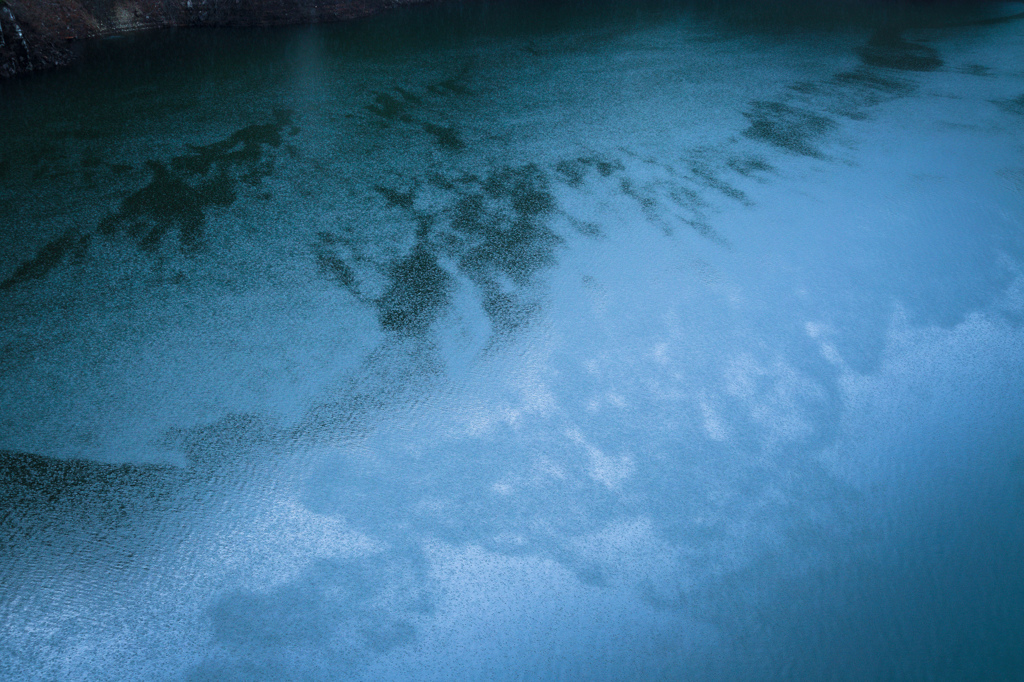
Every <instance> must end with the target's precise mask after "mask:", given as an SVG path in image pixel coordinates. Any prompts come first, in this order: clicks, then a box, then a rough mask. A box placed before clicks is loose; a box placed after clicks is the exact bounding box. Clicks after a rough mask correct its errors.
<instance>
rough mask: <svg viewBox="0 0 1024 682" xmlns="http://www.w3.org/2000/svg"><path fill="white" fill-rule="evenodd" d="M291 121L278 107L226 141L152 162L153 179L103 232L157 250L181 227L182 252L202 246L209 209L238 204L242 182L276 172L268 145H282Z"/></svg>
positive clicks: (108, 219)
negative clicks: (267, 118)
mask: <svg viewBox="0 0 1024 682" xmlns="http://www.w3.org/2000/svg"><path fill="white" fill-rule="evenodd" d="M290 125H291V113H290V112H287V111H278V112H276V114H275V121H274V122H272V123H266V124H260V125H251V126H246V127H245V128H242V129H241V130H238V131H236V132H234V133H233V134H232V135H231V136H229V137H228V138H226V139H224V140H220V141H218V142H214V143H212V144H208V145H202V146H193V147H190V150H189V152H188V153H187V154H183V155H181V156H176V157H174V158H172V159H171V160H170V161H169V162H168V163H166V164H165V163H163V162H160V161H148V162H147V163H146V165H147V167H148V168H149V170H150V172H151V173H152V177H151V178H150V181H149V183H148V184H147V185H146V186H145V187H143V188H142V189H140V190H138V191H136V192H134V193H133V194H131V195H129V196H128V197H127V198H125V199H124V200H123V201H122V202H121V206H120V207H119V209H118V210H117V212H115V213H113V214H111V215H109V216H107V217H106V218H105V219H104V220H103V221H102V222H101V223H100V225H99V230H100V232H101V233H103V234H106V235H114V234H118V233H123V234H126V235H128V236H129V237H130V238H132V239H133V241H135V242H136V243H137V244H138V246H139V247H140V248H142V249H144V250H147V251H152V250H154V249H156V248H157V247H158V246H159V245H160V243H161V242H162V241H163V239H164V237H165V236H166V235H167V234H168V233H170V232H171V231H174V230H177V233H178V240H179V244H180V247H181V250H182V252H183V253H186V254H187V253H194V252H196V251H198V250H200V249H201V248H202V247H203V244H204V234H203V227H204V225H205V222H206V212H207V211H208V210H209V209H210V208H212V207H215V206H230V205H231V204H233V203H234V202H235V200H236V199H237V197H238V189H237V188H238V184H239V183H240V182H241V183H245V184H248V185H252V186H257V185H259V184H260V183H261V182H262V180H263V178H264V177H266V176H268V175H269V174H270V173H271V172H273V159H271V158H270V157H269V155H268V154H267V148H268V147H270V148H276V147H280V146H281V144H282V142H283V138H282V131H283V130H284V128H285V127H286V126H290Z"/></svg>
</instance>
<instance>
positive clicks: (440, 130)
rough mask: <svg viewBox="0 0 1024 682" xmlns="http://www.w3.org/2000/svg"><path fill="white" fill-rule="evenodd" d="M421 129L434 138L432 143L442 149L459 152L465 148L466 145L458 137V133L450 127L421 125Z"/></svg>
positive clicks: (432, 124)
mask: <svg viewBox="0 0 1024 682" xmlns="http://www.w3.org/2000/svg"><path fill="white" fill-rule="evenodd" d="M422 127H423V130H424V131H426V132H427V133H429V134H431V135H433V136H434V141H435V142H437V144H438V145H439V146H440V147H442V148H443V149H449V150H451V151H459V150H461V149H465V147H466V143H465V142H463V141H462V138H461V137H459V132H458V131H457V130H456V129H455V128H453V127H451V126H440V125H437V124H434V123H423V124H422Z"/></svg>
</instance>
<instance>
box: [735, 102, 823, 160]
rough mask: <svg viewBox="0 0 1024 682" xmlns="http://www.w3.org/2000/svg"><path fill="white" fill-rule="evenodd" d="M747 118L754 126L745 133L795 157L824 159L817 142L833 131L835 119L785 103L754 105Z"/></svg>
mask: <svg viewBox="0 0 1024 682" xmlns="http://www.w3.org/2000/svg"><path fill="white" fill-rule="evenodd" d="M750 109H751V110H750V111H748V112H746V113H744V116H746V117H747V119H748V120H749V121H750V126H749V127H748V128H747V129H746V130H744V131H743V134H744V135H745V136H747V137H749V138H750V139H752V140H758V141H759V142H765V143H767V144H770V145H772V146H774V147H778V148H780V149H785V150H786V151H789V152H793V153H794V154H802V155H804V156H813V157H815V158H820V157H821V156H822V154H821V152H820V151H819V150H818V148H817V146H815V143H816V142H817V140H818V139H819V138H821V136H822V135H824V134H825V133H827V132H828V131H829V130H831V129H832V128H833V126H834V125H835V123H834V122H833V121H832V119H830V118H828V117H826V116H822V115H820V114H816V113H814V112H811V111H807V110H806V109H798V108H795V107H791V106H789V105H788V104H784V103H782V102H753V103H752V104H751V105H750Z"/></svg>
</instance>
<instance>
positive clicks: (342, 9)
mask: <svg viewBox="0 0 1024 682" xmlns="http://www.w3.org/2000/svg"><path fill="white" fill-rule="evenodd" d="M429 1H430V0H115V1H113V2H112V1H111V0H0V78H6V77H10V76H15V75H18V74H24V73H28V72H31V71H39V70H42V69H50V68H54V67H60V66H65V65H67V64H69V63H71V62H72V61H73V59H74V58H75V55H76V51H75V50H74V49H72V48H73V43H74V41H77V40H83V39H86V38H97V37H104V36H111V35H118V34H123V33H130V32H133V31H139V30H145V29H153V28H169V27H185V26H277V25H285V24H300V23H312V22H331V21H343V20H346V19H354V18H357V17H362V16H367V15H370V14H375V13H377V12H379V11H382V10H385V9H390V8H393V7H397V6H400V5H412V4H420V3H424V2H429Z"/></svg>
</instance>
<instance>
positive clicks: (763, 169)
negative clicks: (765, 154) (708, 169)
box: [729, 156, 774, 177]
mask: <svg viewBox="0 0 1024 682" xmlns="http://www.w3.org/2000/svg"><path fill="white" fill-rule="evenodd" d="M729 168H732V169H733V170H734V171H736V172H737V173H739V174H740V175H746V176H748V177H749V176H752V175H754V173H767V172H769V171H772V170H773V169H774V167H773V166H772V165H771V164H770V163H768V162H767V161H765V160H764V159H762V158H761V157H759V156H745V157H743V158H736V159H729Z"/></svg>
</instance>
